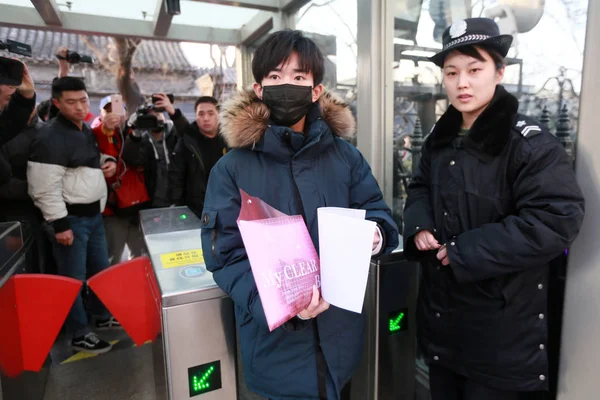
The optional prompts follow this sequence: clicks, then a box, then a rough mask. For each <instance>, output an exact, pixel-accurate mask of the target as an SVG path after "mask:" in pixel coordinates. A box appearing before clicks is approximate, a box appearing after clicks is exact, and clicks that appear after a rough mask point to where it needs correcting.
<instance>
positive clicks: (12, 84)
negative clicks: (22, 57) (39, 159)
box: [0, 57, 35, 178]
mask: <svg viewBox="0 0 600 400" xmlns="http://www.w3.org/2000/svg"><path fill="white" fill-rule="evenodd" d="M34 108H35V88H34V84H33V79H32V78H31V75H29V70H28V69H27V66H26V65H25V64H23V63H22V62H21V61H18V60H14V59H12V58H6V57H0V146H3V145H4V144H5V143H7V142H8V141H9V140H11V139H12V138H13V137H15V136H16V135H18V134H19V132H21V131H22V130H23V129H25V128H26V127H27V124H28V122H29V117H30V116H31V113H32V112H33V109H34ZM3 177H4V173H3V175H2V178H3Z"/></svg>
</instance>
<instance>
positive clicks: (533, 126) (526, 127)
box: [513, 114, 543, 138]
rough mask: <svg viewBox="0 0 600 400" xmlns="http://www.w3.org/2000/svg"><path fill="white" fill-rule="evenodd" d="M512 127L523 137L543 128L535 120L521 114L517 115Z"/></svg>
mask: <svg viewBox="0 0 600 400" xmlns="http://www.w3.org/2000/svg"><path fill="white" fill-rule="evenodd" d="M513 129H514V130H515V131H517V132H519V133H520V134H521V135H522V136H523V137H525V138H531V137H533V136H537V135H539V134H540V133H542V132H543V128H542V127H541V126H540V124H539V123H538V122H537V121H535V120H533V119H531V118H529V117H526V116H524V115H521V114H519V115H517V118H516V119H515V124H514V126H513Z"/></svg>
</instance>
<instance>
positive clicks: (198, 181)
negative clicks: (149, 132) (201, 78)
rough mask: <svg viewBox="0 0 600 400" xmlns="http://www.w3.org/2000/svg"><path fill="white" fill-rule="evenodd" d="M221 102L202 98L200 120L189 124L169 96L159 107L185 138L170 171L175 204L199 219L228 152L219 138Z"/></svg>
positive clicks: (165, 97)
mask: <svg viewBox="0 0 600 400" xmlns="http://www.w3.org/2000/svg"><path fill="white" fill-rule="evenodd" d="M217 105H218V102H217V100H216V99H215V98H214V97H209V96H204V97H200V98H198V100H196V104H195V108H194V109H195V112H196V120H195V121H194V122H192V123H189V122H188V121H187V119H186V118H185V117H184V116H183V114H182V113H181V110H179V109H177V110H176V109H175V108H173V105H172V104H171V102H170V101H169V99H168V97H167V96H164V95H162V100H161V101H160V102H157V103H156V106H157V107H164V108H165V110H166V111H167V112H168V113H169V115H170V116H171V119H172V120H173V122H174V123H175V128H176V129H177V132H178V134H179V135H180V137H181V140H179V143H177V146H176V147H175V151H174V152H173V157H172V162H173V166H172V168H171V170H170V171H169V184H170V185H171V186H170V188H171V189H170V192H171V200H172V202H173V203H174V204H176V205H186V206H188V207H189V208H190V209H191V210H192V211H193V212H195V213H196V214H197V215H200V214H201V213H202V209H203V208H204V196H205V194H206V185H207V184H208V176H209V174H210V171H211V169H212V167H213V166H214V165H215V164H216V163H217V161H219V159H220V158H221V157H222V156H223V155H224V154H225V153H226V152H227V147H226V145H225V141H224V140H223V138H222V137H221V135H220V134H219V111H218V108H217Z"/></svg>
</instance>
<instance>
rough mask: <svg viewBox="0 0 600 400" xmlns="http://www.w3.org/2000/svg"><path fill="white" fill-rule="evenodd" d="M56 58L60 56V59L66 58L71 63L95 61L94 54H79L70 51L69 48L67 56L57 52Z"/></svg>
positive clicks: (91, 62)
mask: <svg viewBox="0 0 600 400" xmlns="http://www.w3.org/2000/svg"><path fill="white" fill-rule="evenodd" d="M56 58H58V59H59V60H66V61H67V62H68V63H69V64H79V63H85V64H93V63H94V59H93V58H92V56H88V55H86V54H79V53H77V52H75V51H69V50H67V56H66V57H63V56H59V55H58V54H57V55H56Z"/></svg>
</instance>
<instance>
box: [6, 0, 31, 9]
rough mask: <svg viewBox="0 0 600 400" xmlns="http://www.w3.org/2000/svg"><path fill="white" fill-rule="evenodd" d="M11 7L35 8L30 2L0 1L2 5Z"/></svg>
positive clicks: (16, 0)
mask: <svg viewBox="0 0 600 400" xmlns="http://www.w3.org/2000/svg"><path fill="white" fill-rule="evenodd" d="M3 4H6V5H10V6H21V7H28V8H33V4H32V3H31V1H30V0H0V5H3Z"/></svg>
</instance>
